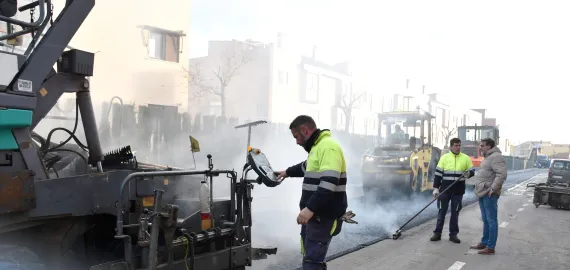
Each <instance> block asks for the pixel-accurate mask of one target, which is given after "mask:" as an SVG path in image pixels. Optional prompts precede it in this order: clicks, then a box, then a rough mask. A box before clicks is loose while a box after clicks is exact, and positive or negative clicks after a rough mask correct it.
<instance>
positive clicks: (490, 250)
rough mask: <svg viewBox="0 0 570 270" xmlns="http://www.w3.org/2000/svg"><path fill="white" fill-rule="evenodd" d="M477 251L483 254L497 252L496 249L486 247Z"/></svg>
mask: <svg viewBox="0 0 570 270" xmlns="http://www.w3.org/2000/svg"><path fill="white" fill-rule="evenodd" d="M477 253H479V254H483V255H493V254H495V249H490V248H484V249H482V250H479V252H477Z"/></svg>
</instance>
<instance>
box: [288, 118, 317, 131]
mask: <svg viewBox="0 0 570 270" xmlns="http://www.w3.org/2000/svg"><path fill="white" fill-rule="evenodd" d="M303 125H306V126H307V127H308V128H310V129H315V128H317V124H316V123H315V120H313V118H312V117H310V116H308V115H299V116H297V117H296V118H295V119H293V122H291V124H290V125H289V129H290V130H293V129H295V130H297V129H299V128H300V127H301V126H303Z"/></svg>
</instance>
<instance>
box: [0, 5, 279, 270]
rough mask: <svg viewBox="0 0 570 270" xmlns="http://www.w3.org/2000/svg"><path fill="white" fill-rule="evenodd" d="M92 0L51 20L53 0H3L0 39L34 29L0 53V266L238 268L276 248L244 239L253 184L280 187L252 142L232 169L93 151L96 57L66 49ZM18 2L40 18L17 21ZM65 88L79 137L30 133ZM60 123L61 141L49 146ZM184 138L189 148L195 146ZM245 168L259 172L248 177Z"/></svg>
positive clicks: (11, 39) (7, 42)
mask: <svg viewBox="0 0 570 270" xmlns="http://www.w3.org/2000/svg"><path fill="white" fill-rule="evenodd" d="M94 5H95V1H94V0H67V1H65V7H63V9H62V11H61V13H60V14H59V15H58V16H57V18H53V15H52V14H53V12H52V11H53V7H52V3H51V1H50V0H40V1H35V2H32V3H30V4H26V5H24V6H18V5H17V1H15V0H5V1H0V21H2V22H4V23H5V25H6V26H7V28H6V29H7V32H6V33H5V34H4V35H2V36H0V44H1V45H2V46H3V47H9V46H13V45H15V44H18V42H19V41H18V40H20V41H21V39H19V38H20V37H21V36H22V35H27V34H30V35H31V36H32V37H33V40H32V42H31V44H30V45H29V47H28V49H27V50H26V52H25V53H22V54H14V53H11V52H7V50H3V51H0V68H1V70H0V79H1V80H0V240H1V242H0V250H2V252H0V264H1V265H2V266H10V265H12V266H13V265H18V266H19V267H20V268H18V269H93V270H95V269H101V270H102V269H245V268H246V266H250V265H252V261H253V260H256V259H263V258H265V257H266V256H267V255H268V254H275V253H276V249H275V248H271V247H267V248H254V247H253V246H252V243H251V235H252V231H251V230H252V227H251V225H252V222H251V220H252V216H251V202H252V197H251V189H252V188H253V186H254V184H256V183H257V184H265V185H268V186H276V185H278V184H279V183H278V182H275V176H274V175H273V173H272V171H271V170H270V168H271V166H270V164H269V162H268V161H267V159H266V158H265V156H264V155H263V154H262V153H261V152H260V151H259V150H253V149H251V151H248V153H247V155H248V159H247V164H246V165H245V166H244V168H243V169H244V171H243V173H242V175H241V177H239V176H238V174H237V173H236V172H235V171H233V170H218V169H214V165H213V157H212V156H211V155H208V159H209V162H208V163H209V166H208V168H206V169H205V170H183V169H177V168H170V167H166V168H165V167H164V166H158V165H153V164H143V163H140V162H137V160H136V157H135V156H134V154H133V152H132V151H131V149H130V146H124V147H121V148H120V149H117V150H115V151H111V152H109V153H103V152H102V148H101V145H100V142H99V136H98V129H97V125H96V120H95V116H94V112H93V105H92V102H91V98H90V83H89V80H88V77H90V76H92V75H93V69H94V54H93V53H90V52H85V51H81V50H77V49H72V50H67V51H64V50H65V49H66V47H67V46H68V43H69V42H70V40H71V39H72V37H73V36H74V35H75V33H76V31H78V30H79V28H80V26H81V24H82V23H83V21H84V20H85V18H86V17H87V16H88V14H89V13H90V11H91V10H92V8H93V7H94ZM16 9H18V10H19V11H20V12H25V11H27V10H32V11H33V10H37V9H39V19H38V20H36V21H35V22H25V21H21V20H18V19H14V18H13V17H14V15H15V13H16V12H15V10H16ZM48 25H49V27H48ZM14 26H19V28H21V29H23V30H16V27H14ZM102 31H104V30H102ZM42 33H43V35H42ZM54 66H56V67H57V70H56V68H54ZM64 93H75V94H76V111H77V112H76V115H78V114H79V113H81V119H82V125H83V129H84V134H85V140H86V143H82V142H81V141H80V140H79V139H78V138H77V136H76V135H75V134H76V130H77V126H78V124H77V123H78V121H77V120H76V123H75V128H74V129H73V130H72V131H70V130H68V129H64V128H55V129H53V130H52V131H51V132H50V133H49V134H48V135H47V138H46V137H43V136H40V135H39V134H37V133H36V132H34V128H35V127H36V126H37V125H38V123H40V122H41V121H42V119H44V118H45V117H46V115H47V114H48V112H49V111H50V110H51V109H52V108H53V107H54V106H55V105H56V103H57V102H58V100H59V99H60V97H61V96H62V95H63V94H64ZM57 130H60V131H64V132H66V133H68V134H69V138H68V139H67V140H66V141H64V142H63V143H54V142H52V140H51V137H52V134H53V132H54V131H57ZM191 141H192V142H193V143H192V149H193V150H192V151H195V150H196V149H198V150H199V147H196V145H194V144H195V143H197V141H195V140H192V138H191ZM68 142H69V143H68ZM72 142H75V144H73V143H72ZM190 154H191V153H189V155H190ZM252 169H253V170H254V171H255V172H256V173H257V174H258V178H257V179H255V180H247V172H249V171H250V170H252ZM214 179H215V180H214ZM208 182H209V184H210V185H209V186H208V185H207V184H208ZM214 183H222V184H227V185H230V186H231V193H230V194H231V196H230V198H226V199H219V200H215V199H214V198H213V196H211V195H212V194H209V195H210V196H205V197H204V198H208V199H207V201H205V200H204V199H203V197H202V196H201V195H203V194H202V191H203V190H204V189H202V187H204V186H205V185H206V187H208V188H210V190H212V189H213V188H212V185H213V184H214ZM206 195H207V194H206Z"/></svg>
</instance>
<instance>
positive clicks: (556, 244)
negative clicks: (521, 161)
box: [328, 172, 570, 270]
mask: <svg viewBox="0 0 570 270" xmlns="http://www.w3.org/2000/svg"><path fill="white" fill-rule="evenodd" d="M546 179H547V173H546V172H544V173H542V174H540V175H538V176H536V177H533V178H532V180H531V181H530V182H534V183H544V182H546ZM528 182H529V181H523V182H522V183H520V184H519V185H517V186H514V187H511V188H509V189H507V190H504V191H503V193H502V194H503V195H502V196H501V198H500V199H499V202H498V203H499V205H498V206H499V208H498V225H499V228H498V229H499V232H498V240H497V246H496V249H495V255H493V256H488V255H480V254H477V250H475V249H471V248H470V247H469V245H471V244H475V243H477V242H479V241H480V239H481V236H482V230H483V223H482V221H481V211H480V209H479V206H478V205H477V204H476V203H475V204H471V205H469V206H466V207H465V208H464V209H463V210H462V211H461V218H460V219H459V228H460V230H461V231H460V233H459V237H460V238H461V243H460V244H456V243H452V242H450V241H448V240H447V237H443V238H442V241H438V242H432V241H429V240H428V239H427V237H426V231H431V230H432V228H433V226H435V220H433V219H432V220H430V221H427V222H425V223H424V224H422V225H419V226H416V227H414V228H412V229H410V230H408V231H406V232H405V233H404V234H403V236H402V237H400V238H399V239H398V240H396V241H394V240H386V241H381V242H379V243H377V244H375V245H371V246H368V247H366V248H363V249H361V250H359V251H358V252H353V253H350V254H347V255H346V256H342V257H340V258H337V259H335V260H332V261H329V263H328V266H329V269H354V270H361V269H362V270H374V269H391V270H392V269H393V270H423V269H448V270H510V269H568V265H569V264H570V257H569V256H568V253H569V252H570V242H568V241H565V239H567V235H568V234H570V227H568V226H567V225H566V224H568V223H569V222H570V216H569V215H568V211H567V210H562V209H556V208H553V207H550V206H547V205H541V206H540V207H538V208H536V207H535V205H534V204H533V198H534V189H533V188H527V187H526V184H527V183H528Z"/></svg>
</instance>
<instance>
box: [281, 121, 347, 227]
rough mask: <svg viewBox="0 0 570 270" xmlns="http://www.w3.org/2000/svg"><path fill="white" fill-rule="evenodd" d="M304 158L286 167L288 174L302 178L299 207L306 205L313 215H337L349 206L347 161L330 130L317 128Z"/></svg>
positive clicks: (331, 216)
mask: <svg viewBox="0 0 570 270" xmlns="http://www.w3.org/2000/svg"><path fill="white" fill-rule="evenodd" d="M317 132H319V133H318V134H315V135H316V136H315V137H316V138H314V140H315V142H314V144H313V146H312V147H311V150H310V152H309V156H308V157H307V160H306V161H304V162H301V163H299V164H297V165H295V166H292V167H289V168H288V169H287V175H288V176H290V177H304V179H303V192H302V195H301V201H300V202H299V207H300V209H303V208H305V207H307V208H308V209H309V210H311V211H313V212H314V213H315V216H323V217H328V218H339V217H341V216H342V215H343V214H344V213H345V212H346V208H347V207H348V204H347V197H346V182H347V178H346V161H345V159H344V153H343V151H342V149H341V147H340V145H339V144H338V142H336V141H335V140H334V139H333V138H332V137H331V133H330V131H329V130H326V129H325V130H322V131H317Z"/></svg>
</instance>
